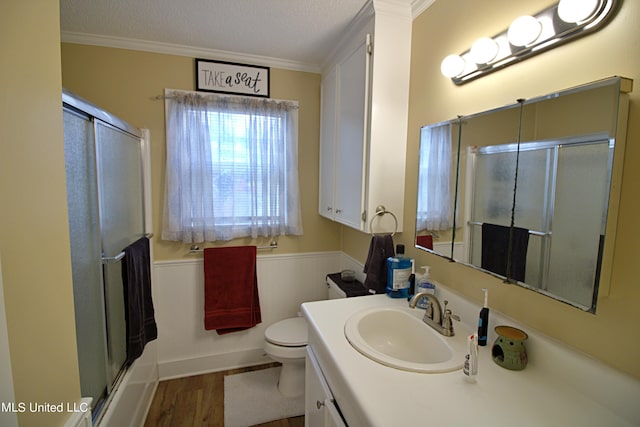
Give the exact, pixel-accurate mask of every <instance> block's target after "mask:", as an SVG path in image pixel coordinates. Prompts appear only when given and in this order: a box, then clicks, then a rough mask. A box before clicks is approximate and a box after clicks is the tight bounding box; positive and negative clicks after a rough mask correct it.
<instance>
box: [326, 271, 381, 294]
mask: <svg viewBox="0 0 640 427" xmlns="http://www.w3.org/2000/svg"><path fill="white" fill-rule="evenodd" d="M370 294H371V293H370V292H369V289H367V287H366V286H364V285H363V284H362V282H360V281H358V280H354V281H351V282H344V281H343V280H342V279H341V278H340V273H333V274H329V275H327V298H328V299H337V298H349V297H359V296H363V295H370Z"/></svg>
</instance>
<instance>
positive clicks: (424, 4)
mask: <svg viewBox="0 0 640 427" xmlns="http://www.w3.org/2000/svg"><path fill="white" fill-rule="evenodd" d="M435 2H436V0H411V16H412V17H413V19H416V18H417V17H418V16H419V15H420V14H421V13H422V12H424V11H425V10H427V9H428V8H429V6H431V5H432V4H434V3H435Z"/></svg>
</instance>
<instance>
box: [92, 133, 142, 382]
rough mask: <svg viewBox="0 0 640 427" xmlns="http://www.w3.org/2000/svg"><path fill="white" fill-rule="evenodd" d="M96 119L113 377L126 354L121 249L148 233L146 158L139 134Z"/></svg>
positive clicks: (116, 376)
mask: <svg viewBox="0 0 640 427" xmlns="http://www.w3.org/2000/svg"><path fill="white" fill-rule="evenodd" d="M95 123H96V154H97V156H96V158H97V164H98V174H99V177H100V179H99V180H98V188H99V195H100V203H99V205H100V219H101V221H100V222H101V234H102V239H101V240H102V256H103V260H104V261H103V271H104V284H105V299H106V302H105V306H106V312H107V313H106V317H107V342H108V351H109V375H110V378H111V380H112V382H114V381H116V379H117V378H118V376H119V375H120V373H121V372H122V370H123V368H124V365H125V362H126V356H127V354H126V350H127V349H126V323H125V300H124V287H123V282H122V263H121V259H122V257H121V255H122V251H123V250H124V248H125V247H127V246H128V245H130V244H131V243H133V242H135V241H136V240H138V239H139V238H140V237H142V236H143V235H144V208H143V203H142V201H143V200H144V195H143V187H142V186H143V172H142V158H141V145H140V138H137V137H134V136H132V135H131V134H128V133H125V132H123V131H121V130H119V129H117V128H114V127H112V126H110V125H108V124H105V123H103V122H101V121H99V120H96V121H95Z"/></svg>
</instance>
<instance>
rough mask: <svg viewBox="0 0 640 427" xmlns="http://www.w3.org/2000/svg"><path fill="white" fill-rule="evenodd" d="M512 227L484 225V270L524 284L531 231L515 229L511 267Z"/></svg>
mask: <svg viewBox="0 0 640 427" xmlns="http://www.w3.org/2000/svg"><path fill="white" fill-rule="evenodd" d="M510 234H511V233H510V227H508V226H504V225H496V224H489V223H486V222H485V223H483V224H482V265H481V266H482V268H484V269H485V270H489V271H492V272H494V273H496V274H500V275H502V276H504V277H506V278H507V279H514V280H518V281H520V282H524V278H525V270H526V266H527V249H528V248H529V230H527V229H526V228H520V227H513V233H512V238H511V260H510V261H511V264H510V267H511V268H510V269H511V271H510V272H507V268H508V265H509V256H508V254H509V235H510Z"/></svg>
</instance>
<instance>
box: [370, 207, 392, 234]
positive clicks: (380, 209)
mask: <svg viewBox="0 0 640 427" xmlns="http://www.w3.org/2000/svg"><path fill="white" fill-rule="evenodd" d="M385 214H389V215H391V217H392V218H393V221H394V222H395V226H394V228H393V232H392V233H391V236H395V235H396V231H398V218H396V216H395V215H394V214H393V212H391V211H388V210H387V208H385V207H384V206H382V205H380V206H378V207H377V208H376V214H375V215H374V216H373V217H371V222H369V230H371V234H372V235H374V236H377V234H376V233H375V232H374V231H373V220H374V219H375V218H376V217H377V216H384V215H385Z"/></svg>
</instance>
